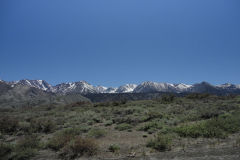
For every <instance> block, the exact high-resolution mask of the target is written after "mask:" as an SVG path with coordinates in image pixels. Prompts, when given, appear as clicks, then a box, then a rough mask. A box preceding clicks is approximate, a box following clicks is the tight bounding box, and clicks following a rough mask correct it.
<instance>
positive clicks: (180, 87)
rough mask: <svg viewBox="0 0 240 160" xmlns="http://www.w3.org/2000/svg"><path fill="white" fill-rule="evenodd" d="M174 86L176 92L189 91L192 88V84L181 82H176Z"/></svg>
mask: <svg viewBox="0 0 240 160" xmlns="http://www.w3.org/2000/svg"><path fill="white" fill-rule="evenodd" d="M174 87H175V89H176V92H187V91H189V90H190V88H191V87H192V85H187V84H183V83H180V84H174Z"/></svg>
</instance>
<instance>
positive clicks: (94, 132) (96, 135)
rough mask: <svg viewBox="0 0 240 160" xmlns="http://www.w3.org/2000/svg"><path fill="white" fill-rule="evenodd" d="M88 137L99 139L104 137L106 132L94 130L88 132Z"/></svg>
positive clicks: (98, 129)
mask: <svg viewBox="0 0 240 160" xmlns="http://www.w3.org/2000/svg"><path fill="white" fill-rule="evenodd" d="M88 135H89V136H90V137H94V138H101V137H104V136H105V135H106V131H105V130H104V129H100V128H94V129H91V130H90V131H89V132H88Z"/></svg>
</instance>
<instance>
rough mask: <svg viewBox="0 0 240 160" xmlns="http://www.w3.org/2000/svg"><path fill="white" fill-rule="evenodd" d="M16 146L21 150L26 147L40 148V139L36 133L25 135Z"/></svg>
mask: <svg viewBox="0 0 240 160" xmlns="http://www.w3.org/2000/svg"><path fill="white" fill-rule="evenodd" d="M16 147H17V148H18V149H20V150H22V149H26V148H38V147H39V139H38V137H37V136H35V135H30V136H24V137H23V138H21V139H20V140H19V141H18V142H17V144H16Z"/></svg>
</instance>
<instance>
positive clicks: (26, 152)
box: [10, 148, 37, 160]
mask: <svg viewBox="0 0 240 160" xmlns="http://www.w3.org/2000/svg"><path fill="white" fill-rule="evenodd" d="M36 154H37V150H36V149H33V148H24V149H22V150H17V151H15V152H13V153H12V154H11V158H10V159H12V160H27V159H30V158H31V157H34V156H35V155H36Z"/></svg>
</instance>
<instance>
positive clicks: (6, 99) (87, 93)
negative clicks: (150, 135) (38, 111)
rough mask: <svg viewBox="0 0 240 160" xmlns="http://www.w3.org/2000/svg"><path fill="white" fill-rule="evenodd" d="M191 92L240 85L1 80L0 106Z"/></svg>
mask: <svg viewBox="0 0 240 160" xmlns="http://www.w3.org/2000/svg"><path fill="white" fill-rule="evenodd" d="M190 93H208V94H215V95H231V94H240V85H234V84H228V83H226V84H223V85H211V84H209V83H207V82H202V83H197V84H193V85H187V84H182V83H180V84H171V83H157V82H143V83H141V84H139V85H136V84H126V85H122V86H120V87H117V88H113V87H104V86H93V85H91V84H89V83H87V82H85V81H79V82H71V83H61V84H58V85H56V86H51V85H50V84H49V83H47V82H46V81H44V80H27V79H25V80H20V81H13V82H6V81H2V80H0V107H19V106H37V105H48V104H53V105H65V104H70V103H75V102H79V101H92V102H103V101H118V100H143V99H154V98H158V97H160V96H161V95H163V94H174V95H176V96H182V95H186V94H190Z"/></svg>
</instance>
